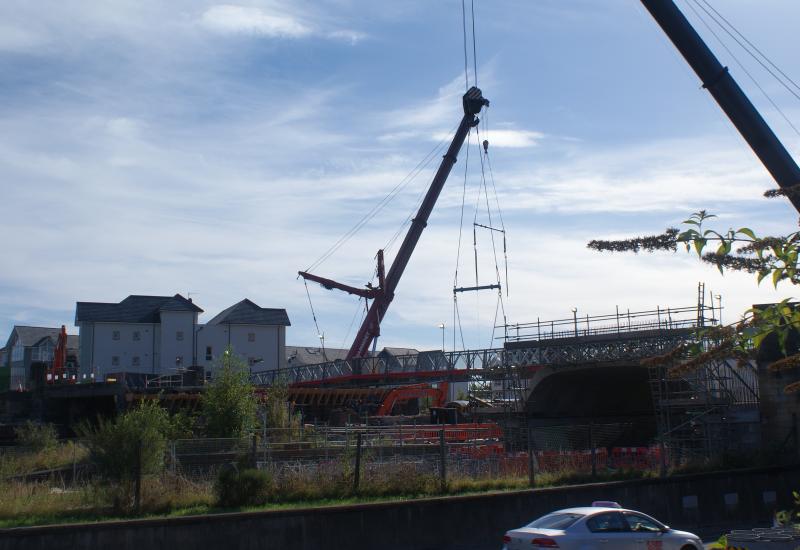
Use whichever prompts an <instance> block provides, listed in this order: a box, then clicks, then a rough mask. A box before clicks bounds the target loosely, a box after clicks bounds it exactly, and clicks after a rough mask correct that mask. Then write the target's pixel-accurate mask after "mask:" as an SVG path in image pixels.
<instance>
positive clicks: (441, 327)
mask: <svg viewBox="0 0 800 550" xmlns="http://www.w3.org/2000/svg"><path fill="white" fill-rule="evenodd" d="M439 328H440V329H442V353H444V323H439Z"/></svg>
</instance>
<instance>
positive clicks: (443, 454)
mask: <svg viewBox="0 0 800 550" xmlns="http://www.w3.org/2000/svg"><path fill="white" fill-rule="evenodd" d="M439 475H440V477H441V479H440V483H441V491H442V493H444V492H445V491H446V490H447V446H446V444H445V441H444V428H442V429H441V431H439Z"/></svg>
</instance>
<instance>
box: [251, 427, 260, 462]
mask: <svg viewBox="0 0 800 550" xmlns="http://www.w3.org/2000/svg"><path fill="white" fill-rule="evenodd" d="M257 443H258V440H257V436H256V434H253V436H252V438H251V442H250V467H252V468H256V467H257V465H258V455H256V445H257Z"/></svg>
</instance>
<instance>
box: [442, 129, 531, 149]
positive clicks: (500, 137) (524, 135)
mask: <svg viewBox="0 0 800 550" xmlns="http://www.w3.org/2000/svg"><path fill="white" fill-rule="evenodd" d="M447 137H448V135H447V134H443V133H438V134H434V135H433V136H432V137H431V139H432V140H433V141H440V140H442V139H445V138H447ZM543 138H544V134H542V133H541V132H534V131H531V130H492V131H490V132H489V133H487V134H481V139H488V140H489V147H492V148H494V147H506V148H510V149H523V148H526V147H536V146H537V145H539V142H540V141H541V140H542V139H543Z"/></svg>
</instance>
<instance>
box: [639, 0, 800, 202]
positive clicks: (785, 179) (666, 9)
mask: <svg viewBox="0 0 800 550" xmlns="http://www.w3.org/2000/svg"><path fill="white" fill-rule="evenodd" d="M641 2H642V4H643V5H644V7H645V8H647V11H649V12H650V15H652V16H653V19H655V20H656V22H657V23H658V24H659V26H661V29H662V30H663V31H664V33H666V35H667V36H668V37H669V39H670V40H671V41H672V43H673V44H674V45H675V47H676V48H677V49H678V51H679V52H680V53H681V55H683V57H684V59H686V62H687V63H689V65H690V66H691V67H692V69H694V72H695V73H697V76H699V77H700V80H701V81H702V82H703V88H705V89H706V90H708V91H709V92H710V93H711V95H712V96H713V97H714V99H715V100H716V102H717V103H718V104H719V106H720V107H721V108H722V110H723V111H724V112H725V114H726V115H727V116H728V118H729V119H730V120H731V122H733V125H734V126H736V129H737V130H739V133H740V134H742V137H744V139H745V141H747V143H748V145H750V148H751V149H752V150H753V152H754V153H755V154H756V156H758V158H759V159H760V160H761V162H762V163H763V164H764V167H766V169H767V170H768V171H769V173H770V174H772V177H773V178H774V179H775V181H776V182H777V183H778V185H779V186H780V187H781V188H782V189H787V188H789V187H792V186H794V185H798V184H800V168H798V166H797V163H796V162H795V161H794V159H793V158H792V156H791V155H790V154H789V152H788V151H787V150H786V148H785V147H784V146H783V144H782V143H781V142H780V140H779V139H778V138H777V136H776V135H775V133H774V132H773V131H772V129H771V128H770V127H769V125H768V124H767V123H766V121H765V120H764V119H763V117H762V116H761V115H760V114H759V113H758V111H757V110H756V108H755V107H754V106H753V104H752V103H751V102H750V100H749V99H748V98H747V96H746V95H745V93H744V92H743V91H742V89H741V88H740V87H739V85H738V84H737V83H736V81H735V80H734V79H733V77H732V76H731V75H730V73H729V72H728V68H727V67H723V66H722V64H721V63H720V62H719V60H718V59H717V58H716V56H715V55H714V54H713V52H712V51H711V50H710V49H709V47H708V46H707V45H706V43H705V42H703V39H702V38H701V37H700V35H699V34H697V31H695V30H694V28H693V27H692V25H691V23H689V21H688V20H687V19H686V17H685V16H684V15H683V13H681V11H680V10H679V9H678V7H677V6H676V5H675V3H674V2H673V1H672V0H641ZM788 198H789V200H790V201H791V202H792V204H793V205H794V207H795V209H796V210H797V211H798V212H800V195H797V194H789V195H788Z"/></svg>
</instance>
